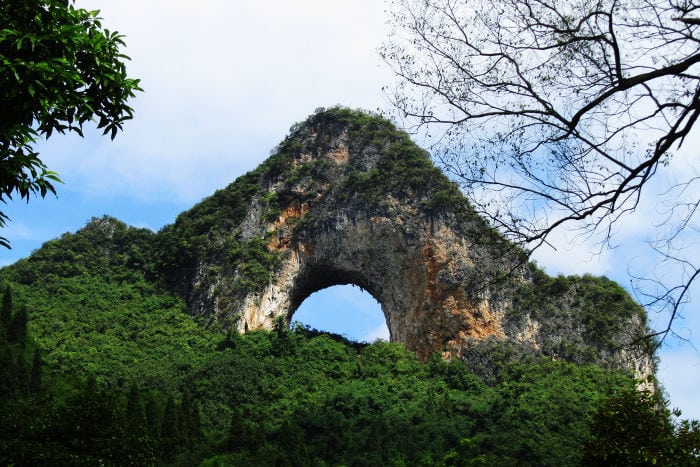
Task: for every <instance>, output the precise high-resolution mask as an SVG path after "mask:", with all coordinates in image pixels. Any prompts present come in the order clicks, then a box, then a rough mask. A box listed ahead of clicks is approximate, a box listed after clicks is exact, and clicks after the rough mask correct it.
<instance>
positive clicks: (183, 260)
mask: <svg viewBox="0 0 700 467" xmlns="http://www.w3.org/2000/svg"><path fill="white" fill-rule="evenodd" d="M156 244H157V250H158V251H159V256H158V258H159V262H158V266H157V268H158V270H159V271H160V275H161V276H162V277H164V278H165V280H166V282H167V284H168V286H169V287H170V288H171V289H172V290H174V291H176V292H177V293H178V294H180V295H181V296H183V298H185V300H186V302H187V304H188V308H189V310H190V312H191V313H192V314H194V315H198V316H203V317H205V318H206V320H207V321H208V322H209V323H217V324H219V325H221V326H222V327H223V328H235V329H237V330H239V331H240V332H246V331H249V330H256V329H272V327H273V323H275V321H276V320H278V319H284V320H286V321H287V322H289V320H290V319H291V317H292V316H293V314H294V312H295V311H296V309H297V307H298V306H299V305H300V304H301V303H302V302H303V301H304V299H306V298H307V297H308V296H309V295H311V294H312V293H314V292H316V291H318V290H321V289H323V288H326V287H329V286H332V285H337V284H354V285H357V286H359V287H361V288H363V289H365V290H367V291H368V292H369V293H370V294H372V296H374V297H375V298H376V300H377V301H378V302H379V303H380V304H381V307H382V311H383V312H384V315H385V317H386V321H387V325H388V328H389V331H390V334H391V340H392V341H396V342H400V343H403V344H405V345H406V346H407V347H408V348H409V349H412V350H414V351H415V352H416V353H417V354H418V356H419V357H421V358H423V359H427V358H428V357H429V356H430V355H431V354H432V353H434V352H443V355H444V356H445V357H446V358H455V357H456V358H462V359H465V360H467V361H470V362H471V363H473V365H475V366H479V367H481V368H482V370H484V371H488V370H487V369H488V367H489V366H490V365H491V364H493V363H494V359H498V358H505V356H511V357H512V356H523V355H532V356H538V355H545V356H548V357H551V358H557V359H566V360H571V361H575V362H579V363H597V364H602V365H603V366H608V367H615V368H623V369H629V370H634V371H635V373H636V374H637V375H638V376H645V375H646V374H649V373H651V372H653V364H652V359H651V354H650V352H649V350H648V348H647V346H645V345H644V344H640V342H644V339H640V338H641V337H642V336H644V335H645V333H646V332H647V327H646V316H645V313H644V310H643V309H642V308H641V307H640V306H639V305H637V304H636V303H635V302H634V301H633V300H632V299H631V297H629V295H628V294H627V293H626V292H625V291H624V290H623V289H622V288H620V287H619V286H618V285H617V284H615V283H614V282H612V281H609V280H607V279H605V278H596V277H592V276H583V277H568V278H567V277H563V276H562V277H558V278H550V277H548V276H547V275H546V274H544V273H543V272H542V271H541V270H539V269H538V268H537V267H536V266H535V265H533V264H529V263H527V255H526V254H525V252H524V251H522V250H521V249H519V248H518V247H517V246H515V245H513V244H512V243H510V242H508V241H507V240H505V239H504V238H503V237H502V236H501V235H500V234H499V233H498V232H497V231H495V230H494V229H493V228H491V227H490V226H489V225H488V224H487V223H486V222H485V221H484V220H483V219H481V218H480V217H479V216H478V215H477V214H476V213H475V212H474V210H473V209H472V207H471V205H470V204H469V202H468V200H466V199H465V198H464V197H463V196H462V194H461V192H460V191H459V189H458V187H457V186H456V185H455V184H454V183H453V182H451V181H450V180H449V179H448V178H447V177H446V176H445V175H444V174H442V173H441V172H440V171H439V170H438V169H437V168H436V167H435V166H434V165H433V164H432V162H431V160H430V158H429V156H428V154H427V153H426V152H425V151H424V150H422V149H421V148H419V147H418V146H417V145H416V144H415V143H413V142H412V141H411V140H410V138H409V137H408V135H406V134H405V133H403V132H400V131H398V130H397V129H396V128H395V127H394V126H393V125H392V124H391V123H390V122H389V121H387V120H385V119H383V118H381V117H378V116H374V115H369V114H366V113H363V112H359V111H353V110H349V109H345V108H332V109H328V110H324V109H321V110H319V111H317V112H316V113H315V114H314V115H312V116H311V117H309V118H308V119H307V120H306V121H305V122H303V123H301V124H297V125H295V126H294V127H293V128H292V130H291V132H290V134H289V136H288V137H287V138H286V139H285V140H284V141H283V142H282V143H281V144H280V145H279V146H278V147H277V148H276V150H275V151H274V153H273V155H272V156H271V157H270V158H268V159H267V160H266V161H265V162H264V163H263V164H261V165H260V166H259V167H258V168H257V169H255V170H254V171H252V172H250V173H247V174H245V175H243V176H241V177H239V178H238V179H237V180H236V181H235V182H233V183H232V184H231V185H229V186H228V187H226V188H225V189H222V190H219V191H217V192H216V193H215V194H213V195H212V196H211V197H209V198H206V199H205V200H203V201H202V202H201V203H199V204H198V205H196V206H195V207H193V208H192V209H190V210H189V211H187V212H184V213H183V214H181V215H180V216H179V217H178V218H177V220H176V222H175V223H174V224H172V225H170V226H167V227H166V228H164V229H163V230H162V231H161V232H159V233H158V235H157V239H156Z"/></svg>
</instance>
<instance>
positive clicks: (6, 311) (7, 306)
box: [0, 285, 12, 329]
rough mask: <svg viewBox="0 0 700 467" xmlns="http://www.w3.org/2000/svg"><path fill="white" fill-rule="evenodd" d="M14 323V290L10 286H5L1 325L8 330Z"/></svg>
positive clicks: (0, 317)
mask: <svg viewBox="0 0 700 467" xmlns="http://www.w3.org/2000/svg"><path fill="white" fill-rule="evenodd" d="M10 321H12V289H11V288H10V286H9V285H7V286H5V291H4V292H3V294H2V309H0V324H2V326H3V327H4V328H5V329H7V328H8V327H9V326H10Z"/></svg>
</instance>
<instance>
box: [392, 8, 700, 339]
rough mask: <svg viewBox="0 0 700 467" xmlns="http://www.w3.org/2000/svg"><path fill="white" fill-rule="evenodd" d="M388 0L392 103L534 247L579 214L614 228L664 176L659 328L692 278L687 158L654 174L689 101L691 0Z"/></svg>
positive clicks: (697, 22) (485, 204) (515, 235)
mask: <svg viewBox="0 0 700 467" xmlns="http://www.w3.org/2000/svg"><path fill="white" fill-rule="evenodd" d="M391 4H392V6H391V14H392V22H393V26H394V33H393V34H392V35H391V37H392V39H391V42H389V43H388V44H387V45H385V46H384V47H383V50H382V55H383V58H384V59H385V60H386V62H387V63H388V64H389V65H390V66H391V67H392V69H393V70H394V72H395V73H396V75H397V76H398V85H397V87H396V88H395V90H394V91H395V92H394V93H393V95H392V96H391V97H392V98H393V101H394V104H395V106H396V107H397V110H398V111H399V113H400V114H401V116H403V117H406V119H407V120H408V122H407V124H408V125H415V126H418V127H423V128H424V129H425V130H426V132H427V133H428V135H429V137H430V136H432V137H433V138H434V139H431V141H434V142H435V146H434V148H433V149H434V154H435V157H436V159H437V160H438V161H439V162H440V163H441V164H442V166H443V168H444V169H445V170H447V171H448V172H449V173H450V174H451V175H453V176H454V177H455V178H456V179H457V180H460V181H461V182H462V184H463V188H464V189H465V193H466V194H467V197H468V198H469V199H470V201H472V202H473V203H474V204H475V206H476V207H477V210H478V211H479V212H480V213H481V214H482V215H484V216H486V217H487V218H488V219H489V220H490V221H491V222H492V223H493V224H494V225H496V226H497V227H499V229H500V230H501V231H502V232H503V233H505V234H506V235H507V236H508V237H510V238H512V239H514V240H516V241H519V242H521V243H523V244H525V245H527V246H528V247H534V248H536V247H538V246H540V245H542V244H544V243H546V242H547V239H548V238H549V236H550V235H551V234H552V232H554V231H556V230H558V229H560V228H567V229H574V228H575V229H580V233H582V234H599V235H601V236H602V237H603V240H610V239H611V235H612V234H613V232H614V230H615V229H614V227H615V225H616V222H618V221H620V220H621V219H623V218H624V217H625V214H628V213H630V212H632V211H634V210H635V209H636V208H637V206H638V203H639V200H640V195H641V193H642V191H643V190H644V189H645V188H646V189H647V190H648V189H650V186H651V185H652V183H651V182H652V181H656V180H658V181H659V182H661V183H664V184H666V185H665V186H666V187H668V190H663V189H662V190H660V192H663V194H661V195H660V196H663V197H665V198H664V199H663V201H664V202H668V203H669V204H668V206H667V207H666V208H667V209H668V211H667V213H666V214H667V219H665V220H664V221H663V222H661V223H659V224H658V226H656V227H650V228H657V232H655V233H656V234H655V235H653V237H655V238H658V240H657V241H655V243H654V245H653V247H654V248H655V249H656V251H658V252H659V253H660V254H661V255H662V258H663V259H665V260H667V261H669V262H672V264H675V265H677V266H678V267H679V268H680V270H681V274H678V275H676V274H669V276H673V278H672V279H669V280H672V281H676V280H677V281H678V283H676V282H670V283H667V284H661V285H663V287H661V288H660V287H659V285H660V284H659V283H658V281H655V280H650V281H648V282H647V281H641V282H640V286H641V285H644V284H650V286H649V287H648V288H645V289H642V290H641V291H640V292H642V293H644V292H646V293H647V294H648V298H649V303H650V304H655V305H657V306H660V307H668V308H669V309H670V311H671V321H670V322H669V327H670V325H671V323H672V322H673V317H674V316H675V315H676V311H677V309H678V306H679V305H680V304H682V303H683V302H684V301H686V300H687V292H688V286H689V285H690V284H691V283H692V282H693V281H694V280H696V279H697V278H698V277H700V264H698V263H693V261H692V259H691V257H690V254H689V253H688V251H690V250H687V249H685V245H686V244H688V243H692V241H694V240H692V241H689V240H685V239H684V235H692V234H693V232H695V231H696V225H697V221H698V217H697V215H700V210H699V209H697V208H698V207H699V206H700V198H698V197H697V196H696V193H697V183H700V179H698V177H697V176H696V175H695V174H696V169H697V160H695V159H691V160H688V161H686V162H687V163H688V164H690V167H691V168H690V169H689V170H686V171H685V173H684V174H678V177H680V178H678V179H676V180H677V181H674V182H672V184H669V182H668V181H665V176H659V174H660V173H661V172H662V171H663V170H664V167H665V166H667V165H668V163H669V161H670V160H671V158H673V155H674V152H675V151H677V150H678V149H679V148H680V147H681V146H683V144H684V143H687V141H686V137H687V136H688V135H689V134H690V133H691V131H692V130H693V129H694V127H695V124H696V122H697V119H698V117H699V116H700V74H699V73H698V66H699V65H700V47H698V44H699V43H700V15H699V14H698V6H697V3H696V2H695V1H692V0H691V1H686V0H595V1H588V0H495V1H494V0H474V1H469V2H464V1H459V0H394V1H392V2H391ZM690 144H691V145H692V144H693V143H690ZM692 167H694V168H692ZM686 175H687V176H686ZM684 177H685V178H684ZM669 179H670V177H669ZM659 205H660V206H662V205H663V203H661V202H660V203H659ZM650 225H654V224H653V223H650ZM668 331H669V329H666V330H662V332H661V333H667V332H668ZM664 335H665V334H664Z"/></svg>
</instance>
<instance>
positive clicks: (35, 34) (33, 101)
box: [0, 0, 140, 247]
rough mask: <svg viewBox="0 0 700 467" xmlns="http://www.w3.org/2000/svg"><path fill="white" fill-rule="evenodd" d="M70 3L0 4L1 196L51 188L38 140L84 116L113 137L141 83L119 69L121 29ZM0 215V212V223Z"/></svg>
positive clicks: (74, 127) (78, 128) (73, 126)
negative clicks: (107, 26) (37, 148)
mask: <svg viewBox="0 0 700 467" xmlns="http://www.w3.org/2000/svg"><path fill="white" fill-rule="evenodd" d="M73 3H74V2H73V0H68V1H66V0H3V2H2V3H0V89H2V93H0V201H6V200H7V199H8V198H12V196H13V195H14V194H17V195H19V197H20V198H22V199H26V200H27V201H29V198H30V196H32V195H39V196H42V197H43V196H45V195H46V194H47V193H49V192H53V193H55V188H54V184H55V183H56V182H60V179H59V178H58V175H57V174H56V173H55V172H52V171H50V170H48V168H47V167H46V165H45V164H44V163H43V161H42V160H41V159H40V158H39V154H38V153H37V152H36V151H35V149H34V143H35V141H36V140H37V139H39V138H41V137H46V138H48V137H50V136H51V135H52V134H53V133H54V132H57V133H65V132H74V133H77V134H79V135H81V136H82V134H83V125H85V124H86V123H87V122H90V121H94V122H95V124H96V126H97V128H101V129H103V131H104V134H109V135H110V136H111V138H112V139H114V137H115V136H116V134H117V132H118V131H119V130H121V129H122V127H123V125H124V122H125V121H126V120H129V119H130V118H131V117H132V113H133V110H132V108H131V107H130V106H129V105H128V104H127V102H128V100H129V99H131V98H132V97H134V94H135V92H136V91H138V90H140V88H139V86H138V84H139V81H138V80H136V79H132V78H129V77H127V75H126V67H125V61H126V60H127V59H128V57H127V56H126V55H124V54H123V53H122V52H121V50H120V49H121V48H122V47H123V46H124V41H123V36H121V35H120V34H119V33H117V32H115V31H109V30H107V29H103V28H102V24H101V21H100V18H99V17H98V16H97V14H98V12H97V11H87V10H84V9H82V8H75V7H74V6H73ZM6 220H7V216H5V215H4V214H3V213H2V212H0V227H3V225H4V224H5V221H6ZM0 246H4V247H9V242H8V240H7V239H5V238H3V237H0Z"/></svg>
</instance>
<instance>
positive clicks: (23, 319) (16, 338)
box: [7, 305, 27, 347]
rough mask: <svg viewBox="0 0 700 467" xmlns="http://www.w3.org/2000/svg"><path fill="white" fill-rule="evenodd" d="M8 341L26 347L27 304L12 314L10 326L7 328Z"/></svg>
mask: <svg viewBox="0 0 700 467" xmlns="http://www.w3.org/2000/svg"><path fill="white" fill-rule="evenodd" d="M7 341H8V342H10V343H11V344H17V345H19V346H20V347H24V346H25V345H26V344H27V306H26V305H22V306H21V307H20V308H19V311H17V313H15V314H14V315H13V316H12V321H11V322H10V327H9V328H8V329H7Z"/></svg>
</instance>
